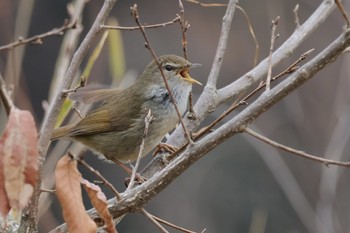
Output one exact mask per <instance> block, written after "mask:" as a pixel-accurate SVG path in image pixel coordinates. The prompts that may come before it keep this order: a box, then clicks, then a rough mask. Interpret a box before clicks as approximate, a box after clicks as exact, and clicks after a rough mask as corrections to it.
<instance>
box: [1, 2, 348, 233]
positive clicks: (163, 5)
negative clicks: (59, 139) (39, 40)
mask: <svg viewBox="0 0 350 233" xmlns="http://www.w3.org/2000/svg"><path fill="white" fill-rule="evenodd" d="M69 2H70V1H44V0H22V1H20V0H2V1H1V6H2V7H1V8H0V27H1V28H2V32H1V34H0V45H4V44H8V43H10V42H11V41H13V40H15V39H17V38H18V36H22V37H28V36H32V35H35V34H39V33H43V32H46V31H49V30H51V29H52V28H54V27H59V26H61V25H62V24H63V22H64V19H66V18H69V15H68V14H67V4H68V3H69ZM183 2H184V7H185V17H186V19H187V20H188V21H189V23H190V25H191V26H190V29H189V30H188V33H187V40H188V54H189V60H190V61H192V62H196V63H201V64H202V65H203V66H201V67H199V68H196V69H193V70H192V73H191V76H192V77H195V78H196V79H198V80H199V81H201V82H202V83H205V82H206V79H207V77H208V74H209V71H210V68H211V63H212V61H213V59H214V54H215V50H216V46H217V42H218V37H219V33H220V29H221V20H222V16H223V15H224V13H225V10H226V8H225V7H201V6H199V5H196V4H192V3H188V2H186V1H185V0H183ZM203 2H205V3H209V1H203ZM134 3H137V4H138V8H139V12H140V17H141V22H143V23H147V24H154V23H161V22H166V21H170V20H172V19H173V18H175V16H176V14H177V13H178V12H179V9H178V1H175V0H161V1H160V0H159V1H154V0H152V1H151V0H142V1H118V2H117V3H116V5H115V6H114V9H113V10H112V12H111V14H110V15H111V16H113V17H115V18H116V19H117V20H118V22H119V24H120V25H122V26H135V22H134V21H133V19H132V17H131V16H130V10H129V8H130V6H132V5H133V4H134ZM215 3H226V1H219V0H218V1H217V2H215ZM320 3H321V1H316V0H307V1H306V0H300V1H295V0H290V1H273V0H262V1H240V6H241V7H243V8H244V9H245V11H246V12H247V14H248V15H249V17H250V20H251V22H252V26H253V28H254V30H255V33H256V36H257V39H258V41H259V45H260V56H259V60H262V59H263V58H265V57H266V56H267V55H268V52H269V46H270V33H271V29H270V26H271V20H273V19H275V18H276V17H277V16H280V21H279V25H278V28H277V33H278V34H279V35H280V36H279V38H278V39H277V41H276V46H275V47H276V48H277V47H278V46H279V45H280V44H282V43H283V42H284V41H285V40H286V39H287V38H288V37H289V35H290V34H291V33H292V32H293V31H294V29H295V23H294V14H293V9H294V7H295V5H296V4H299V18H300V21H301V23H303V22H304V20H306V19H307V18H308V17H309V16H310V15H311V14H312V13H313V12H314V10H315V9H316V8H317V7H318V6H319V4H320ZM102 4H103V1H96V0H90V1H89V2H87V4H86V6H85V9H84V13H83V21H82V25H83V31H82V34H81V38H83V37H84V35H85V34H86V32H87V30H88V29H89V28H90V26H91V24H92V22H93V21H94V19H95V17H96V15H97V13H98V11H99V9H100V7H101V6H102ZM344 4H345V8H346V10H347V11H348V12H349V11H350V7H349V2H347V1H344ZM26 24H27V25H26ZM343 26H344V20H343V18H342V17H341V15H340V13H339V12H338V11H337V10H335V11H334V12H333V13H332V14H331V15H330V16H329V17H328V18H327V20H326V21H325V22H324V24H323V25H322V26H321V27H320V28H318V29H317V30H316V31H315V32H314V33H313V35H312V36H310V37H309V38H308V39H307V40H306V41H305V42H304V43H303V44H302V45H301V46H300V47H299V48H298V49H297V50H295V51H293V52H294V53H293V55H292V56H291V57H290V59H287V60H285V61H283V62H282V63H281V64H280V65H279V66H278V67H275V68H274V69H273V74H277V73H279V71H281V70H283V69H284V68H286V67H288V65H289V64H291V63H292V62H293V61H294V60H296V59H297V58H298V57H299V56H300V54H302V53H304V52H305V51H307V50H309V49H311V48H315V52H314V53H313V54H312V55H311V57H313V56H315V55H316V54H317V53H319V52H320V51H322V49H323V48H325V47H326V46H327V45H328V44H329V43H330V42H331V41H333V40H334V39H335V38H336V37H337V36H338V35H339V34H340V33H341V32H342V30H343ZM147 34H148V36H149V39H150V41H151V45H152V47H153V48H154V50H155V51H156V53H157V54H158V55H161V54H170V53H171V54H178V55H182V46H181V29H180V27H179V25H178V24H175V25H171V26H168V27H164V28H160V29H151V30H148V31H147ZM121 36H122V39H123V46H122V47H123V49H124V52H121V54H122V53H124V54H125V55H124V57H121V58H120V59H121V60H125V72H126V73H127V74H129V75H131V76H133V77H137V75H138V74H139V73H141V72H142V71H143V69H144V67H145V66H146V65H147V64H148V62H149V61H150V60H151V55H150V53H149V51H148V50H147V49H145V47H144V40H143V37H142V35H141V33H140V32H138V31H122V32H121ZM62 39H63V37H62V36H55V37H50V38H47V39H45V40H44V41H43V44H42V45H30V46H26V47H18V48H16V49H15V50H12V51H5V52H1V53H0V72H1V74H2V75H3V77H4V78H5V79H6V80H7V81H8V82H9V83H15V100H16V105H17V106H18V107H19V108H22V109H27V110H30V111H31V112H32V113H33V115H34V117H35V119H36V122H37V125H38V127H40V123H41V122H42V119H43V116H44V110H43V101H45V100H47V99H48V94H49V87H50V83H51V79H52V77H53V73H54V70H55V63H56V61H57V56H58V53H59V49H60V46H61V43H62ZM91 51H92V49H91ZM91 51H90V52H91ZM254 51H255V45H254V42H253V39H252V37H251V35H250V34H249V30H248V27H247V23H246V21H245V19H244V17H243V15H242V13H241V12H239V11H236V13H235V16H234V20H233V24H232V28H231V32H230V38H229V42H228V48H227V51H226V55H225V58H224V63H223V67H222V70H221V72H220V78H219V85H218V86H219V87H222V86H225V85H227V84H228V83H231V82H232V81H234V80H236V79H237V78H239V77H240V76H242V75H243V74H244V73H246V72H248V71H249V70H250V69H251V68H252V67H253V66H254V65H253V59H254ZM21 53H23V58H22V59H21V55H20V54H21ZM88 57H89V56H87V58H88ZM109 59H110V58H109V54H108V45H107V43H106V45H105V47H104V49H103V50H102V53H101V55H100V57H99V58H98V60H97V61H96V63H95V65H94V67H93V69H92V71H91V74H90V78H89V82H90V81H91V82H98V83H102V84H109V83H111V82H112V81H111V80H112V75H111V69H110V65H109ZM309 59H310V58H309ZM86 61H87V59H85V61H84V63H83V65H82V67H84V64H86ZM348 64H349V57H347V55H346V54H345V55H344V56H341V58H340V59H338V60H337V61H336V62H334V63H333V64H331V65H329V66H327V67H326V68H325V69H323V70H322V71H321V72H320V73H318V74H317V75H316V77H314V78H313V79H312V80H311V81H309V82H307V83H306V84H305V85H304V86H303V87H301V88H299V89H298V90H297V91H295V92H294V93H292V94H291V95H289V96H287V97H286V98H285V99H284V100H282V101H281V102H280V103H278V104H276V105H275V106H274V107H272V108H271V109H270V110H268V111H267V112H266V113H264V114H263V115H262V116H261V117H259V118H258V119H257V120H256V121H255V122H254V124H253V126H252V127H253V128H254V129H256V130H258V131H260V132H261V133H262V134H264V135H266V136H268V137H270V138H271V139H274V140H276V141H278V142H280V143H284V144H285V145H288V146H291V147H293V148H296V149H299V150H303V151H306V152H308V153H311V154H314V155H319V156H325V157H327V158H329V159H335V160H342V161H348V160H350V156H349V153H348V151H349V149H350V145H349V143H348V142H349V136H350V135H349V132H350V124H349V122H350V108H349V107H350V106H349V99H350V98H349V95H350V92H349V78H348V76H349V72H350V71H349V65H348ZM202 90H203V87H199V86H197V87H195V88H194V100H196V99H197V98H198V96H199V94H200V93H201V91H202ZM229 104H230V103H227V105H222V106H220V107H219V108H217V109H216V111H215V112H213V113H212V114H211V115H210V116H209V117H207V119H206V120H205V122H204V123H203V124H204V125H205V124H209V123H210V122H212V121H213V120H214V119H215V118H216V117H218V116H219V115H220V114H221V113H222V111H224V110H225V109H226V108H227V107H228V106H229ZM234 114H236V113H233V114H231V115H230V116H229V117H228V119H229V118H231V117H232V116H233V115H234ZM0 120H1V125H3V124H4V122H5V121H6V118H5V117H4V115H2V117H1V119H0ZM53 151H54V150H50V154H49V159H50V158H51V157H55V158H56V159H58V157H59V156H60V154H59V153H58V152H55V153H54V152H53ZM51 152H52V153H51ZM61 153H63V152H61ZM85 158H86V160H87V161H88V162H89V163H90V164H93V165H94V167H95V168H96V169H99V170H100V171H101V173H102V174H103V175H104V176H105V177H106V178H107V179H108V180H109V181H111V182H112V183H113V184H114V185H115V186H116V187H117V188H118V190H123V189H124V178H125V174H124V173H123V172H122V171H120V169H119V168H117V167H116V166H115V165H113V164H106V163H104V162H101V161H100V160H98V159H97V158H96V156H93V155H91V154H89V153H88V154H87V156H86V157H85ZM150 160H151V156H150V155H149V156H147V157H146V158H144V159H143V165H145V164H147V162H148V161H150ZM52 161H55V159H52ZM53 166H54V162H53V165H52V162H51V164H48V166H47V168H46V175H45V178H46V177H50V176H52V175H53V169H54V167H53ZM81 171H82V172H83V174H84V177H85V178H88V179H90V180H94V177H93V176H92V175H91V174H90V173H88V172H86V171H85V170H84V169H81ZM349 176H350V170H349V169H345V168H341V167H336V166H330V167H329V168H327V167H325V166H323V165H322V164H319V163H316V162H312V161H308V160H306V159H303V158H299V157H295V156H293V155H291V154H289V153H286V152H283V151H278V150H275V149H274V148H272V147H270V146H268V145H266V144H264V143H262V142H259V141H257V140H256V139H254V138H251V137H250V136H247V135H236V136H235V137H233V138H231V139H229V140H228V141H227V142H225V143H223V144H221V145H220V146H219V147H217V148H216V149H215V150H213V151H212V152H211V153H209V154H207V155H206V156H205V157H204V158H202V159H201V160H200V161H198V162H197V163H196V164H194V165H193V166H192V167H191V168H190V169H189V170H187V171H186V172H185V173H184V174H182V175H181V176H180V177H179V178H178V179H177V180H175V181H174V182H173V183H172V184H171V185H170V186H169V187H168V188H167V189H165V190H164V191H163V192H162V193H160V195H158V196H157V197H155V198H154V199H153V200H152V201H151V202H150V203H149V204H148V205H147V206H146V210H148V211H149V212H151V213H152V214H154V215H156V216H159V217H161V218H163V219H165V220H168V221H170V222H173V223H175V224H177V225H180V226H182V227H185V228H188V229H191V230H193V231H196V232H201V231H203V230H204V229H206V232H220V233H230V232H249V233H262V232H269V233H277V232H278V233H282V232H283V233H302V232H305V233H306V232H309V233H316V232H337V233H340V232H350V230H349V229H350V222H349V221H348V220H349V217H350V201H349V198H348V197H349V195H350V186H349V185H348V184H349V183H348V182H349V180H348V178H347V177H349ZM104 191H105V192H106V194H107V195H108V197H112V194H111V193H110V192H109V191H108V190H107V189H105V188H104ZM85 198H86V196H85ZM86 200H87V204H86V206H87V208H91V205H90V203H89V201H88V199H87V198H86ZM44 202H45V204H46V205H44V206H45V207H43V210H44V211H43V212H42V217H41V219H40V232H48V231H49V230H51V229H52V228H54V227H55V226H57V225H59V224H61V223H62V222H63V219H62V216H61V209H60V206H59V204H58V203H57V199H56V197H55V196H53V195H49V196H48V199H45V201H44ZM117 229H118V231H119V232H128V233H134V232H158V230H157V229H156V228H155V227H154V225H153V224H151V223H150V222H149V220H147V219H146V218H145V217H144V216H143V215H141V214H137V213H135V214H129V215H127V216H126V217H125V218H124V219H123V220H122V222H121V223H120V224H119V225H118V227H117ZM169 231H170V232H176V231H175V230H173V229H169Z"/></svg>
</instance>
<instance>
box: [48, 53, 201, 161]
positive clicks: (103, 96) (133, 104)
mask: <svg viewBox="0 0 350 233" xmlns="http://www.w3.org/2000/svg"><path fill="white" fill-rule="evenodd" d="M158 61H159V62H160V64H161V67H162V69H163V72H164V75H165V78H166V80H167V82H168V85H169V88H170V90H171V93H172V95H173V97H174V100H175V102H176V104H177V106H178V109H179V111H180V113H181V114H182V115H183V114H184V113H185V111H186V108H187V102H188V97H189V94H190V91H191V89H192V84H193V83H197V84H200V83H199V82H198V81H196V80H195V79H193V78H191V77H190V76H189V73H188V71H189V69H190V68H191V67H194V66H197V64H191V63H190V62H189V61H187V60H185V59H183V58H181V57H179V56H176V55H164V56H161V57H159V58H158ZM85 100H86V101H87V102H92V103H93V102H96V103H98V102H100V103H98V105H97V107H96V108H94V109H93V110H92V111H91V112H90V113H88V114H87V115H86V117H84V118H83V119H82V120H80V121H79V122H77V123H76V124H71V125H67V126H63V127H61V128H57V129H55V130H54V131H53V133H52V137H51V140H56V139H65V140H70V141H77V142H81V143H82V144H84V145H85V146H87V147H88V148H90V149H91V150H92V151H95V152H97V153H98V154H102V155H103V156H105V157H106V158H107V159H109V160H112V161H114V162H116V163H118V164H120V162H123V163H125V162H131V161H134V160H136V159H137V156H138V154H139V149H140V144H141V142H142V138H143V134H144V128H145V122H144V119H145V116H146V115H147V113H148V111H149V110H150V111H151V114H152V116H153V118H154V121H153V122H152V123H151V125H150V127H149V130H148V134H147V136H146V138H145V147H144V151H143V154H142V156H144V155H146V154H147V153H149V152H150V151H151V150H152V149H153V148H154V147H155V146H157V144H158V143H159V142H160V141H161V140H162V139H163V137H164V136H165V135H166V134H167V133H168V132H169V131H171V130H172V129H174V127H175V126H176V124H177V123H178V122H179V118H178V115H177V113H176V111H175V108H174V105H173V103H172V102H171V100H170V96H169V93H168V91H167V89H166V87H165V84H164V80H163V77H162V75H161V72H160V70H159V68H158V66H157V64H156V62H155V61H152V62H151V63H150V64H149V65H148V66H147V67H146V69H145V71H144V72H143V73H142V74H141V76H140V77H139V79H138V80H137V81H136V82H135V83H134V84H133V85H131V86H130V87H128V88H126V89H124V90H117V89H108V90H97V91H91V92H90V93H89V94H88V95H86V98H85Z"/></svg>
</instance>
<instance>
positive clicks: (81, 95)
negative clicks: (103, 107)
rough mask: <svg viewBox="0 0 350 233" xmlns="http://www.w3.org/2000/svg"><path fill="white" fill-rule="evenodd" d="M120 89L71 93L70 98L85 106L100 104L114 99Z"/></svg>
mask: <svg viewBox="0 0 350 233" xmlns="http://www.w3.org/2000/svg"><path fill="white" fill-rule="evenodd" d="M120 91H121V90H120V89H116V88H114V89H100V90H85V89H83V90H78V91H77V92H74V93H71V94H70V95H69V98H70V99H71V100H76V101H81V102H83V103H85V104H92V103H96V102H100V101H103V100H106V99H109V98H112V97H113V96H114V95H116V93H119V92H120Z"/></svg>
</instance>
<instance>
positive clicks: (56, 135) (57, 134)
mask: <svg viewBox="0 0 350 233" xmlns="http://www.w3.org/2000/svg"><path fill="white" fill-rule="evenodd" d="M72 127H73V125H67V126H63V127H60V128H56V129H54V130H53V131H52V134H51V139H50V140H57V139H68V138H69V131H70V129H71V128H72Z"/></svg>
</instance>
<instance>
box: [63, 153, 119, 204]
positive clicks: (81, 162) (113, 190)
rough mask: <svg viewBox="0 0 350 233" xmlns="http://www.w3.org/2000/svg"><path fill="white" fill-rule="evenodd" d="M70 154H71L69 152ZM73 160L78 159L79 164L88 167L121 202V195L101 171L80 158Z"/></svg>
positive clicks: (76, 157) (75, 157)
mask: <svg viewBox="0 0 350 233" xmlns="http://www.w3.org/2000/svg"><path fill="white" fill-rule="evenodd" d="M68 153H69V152H68ZM72 158H74V159H76V160H77V161H78V163H80V164H81V165H83V166H84V167H86V168H87V169H88V170H89V171H90V172H92V173H93V174H94V175H95V176H97V177H98V178H99V179H100V180H102V182H103V183H104V184H105V185H106V186H107V187H108V188H109V189H110V190H111V191H112V192H113V193H114V195H115V196H116V198H117V200H120V199H121V197H120V193H119V192H118V191H117V190H116V189H115V188H114V186H113V185H112V184H111V183H110V182H109V181H108V180H107V179H106V178H104V176H103V175H101V173H100V172H99V171H97V170H96V169H95V168H93V167H92V166H90V165H89V164H88V163H87V162H85V161H84V160H83V159H81V158H80V157H79V156H72Z"/></svg>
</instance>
